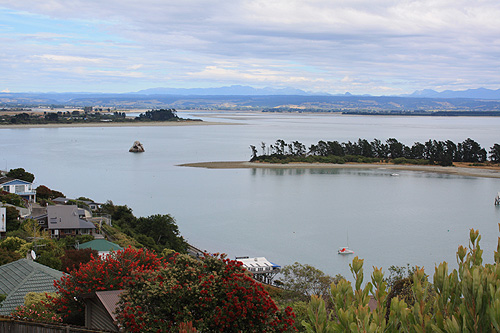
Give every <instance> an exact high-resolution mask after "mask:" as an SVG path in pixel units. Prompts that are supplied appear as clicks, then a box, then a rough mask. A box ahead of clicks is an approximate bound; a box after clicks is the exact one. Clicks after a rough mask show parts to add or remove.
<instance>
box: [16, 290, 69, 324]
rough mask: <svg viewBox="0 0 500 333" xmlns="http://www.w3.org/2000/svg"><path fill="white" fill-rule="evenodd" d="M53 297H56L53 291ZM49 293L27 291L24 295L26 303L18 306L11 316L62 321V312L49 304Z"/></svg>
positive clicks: (54, 321)
mask: <svg viewBox="0 0 500 333" xmlns="http://www.w3.org/2000/svg"><path fill="white" fill-rule="evenodd" d="M50 296H51V297H56V295H55V293H51V295H50ZM48 297H49V294H47V293H36V292H30V293H27V294H26V296H25V297H24V305H22V306H18V307H17V308H16V309H15V310H14V311H13V312H12V313H11V317H14V318H19V319H30V320H34V321H40V322H45V323H47V322H49V323H50V322H53V323H60V322H62V317H61V315H60V314H58V313H56V312H55V311H54V310H53V309H51V308H50V307H49V306H47V305H48V304H49V303H50V301H49V300H48Z"/></svg>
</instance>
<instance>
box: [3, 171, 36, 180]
mask: <svg viewBox="0 0 500 333" xmlns="http://www.w3.org/2000/svg"><path fill="white" fill-rule="evenodd" d="M7 177H10V178H15V179H20V180H24V181H27V182H30V183H33V181H34V180H35V175H34V174H32V173H30V172H28V171H26V170H24V169H23V168H17V169H10V171H9V172H7Z"/></svg>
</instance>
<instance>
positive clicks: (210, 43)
mask: <svg viewBox="0 0 500 333" xmlns="http://www.w3.org/2000/svg"><path fill="white" fill-rule="evenodd" d="M1 6H3V7H4V8H9V9H10V10H11V11H12V10H21V11H23V12H22V13H24V15H27V13H28V14H29V15H32V16H36V15H45V16H44V18H45V19H50V20H58V21H57V24H54V25H51V24H47V25H43V26H41V27H40V28H39V29H38V30H37V31H32V32H28V33H26V32H25V31H24V30H23V32H22V33H21V32H16V31H15V30H16V27H15V26H14V25H13V24H10V23H9V22H2V28H3V30H4V31H8V32H9V33H8V34H7V33H4V34H3V35H2V33H1V31H0V40H1V41H2V45H5V44H6V43H5V42H4V40H9V39H10V40H11V42H12V43H13V44H15V45H16V47H11V49H10V51H9V52H14V53H15V52H18V54H19V57H20V58H21V59H22V58H24V59H26V57H29V55H30V54H31V55H33V54H35V55H36V54H38V55H39V56H33V57H29V59H31V60H37V61H38V62H45V63H46V64H47V66H49V65H52V66H53V65H55V64H59V65H60V66H64V65H65V64H66V65H68V66H71V65H81V66H88V67H97V68H86V70H88V71H90V70H102V71H103V72H105V73H106V72H110V73H113V72H122V73H136V74H137V77H138V78H140V77H143V76H145V77H149V78H153V79H154V80H155V81H154V83H155V84H158V85H162V82H164V81H162V79H161V78H167V77H168V78H169V79H170V80H174V81H176V82H179V83H182V84H183V85H189V81H190V80H203V81H207V82H208V81H209V80H212V82H223V83H225V82H232V83H238V82H242V83H245V84H260V83H266V84H269V85H274V86H278V85H284V84H293V85H294V86H295V87H297V88H302V89H305V90H310V89H309V87H315V88H317V89H318V90H322V91H324V90H327V89H330V92H336V91H337V90H344V89H343V88H351V89H354V88H355V89H362V88H363V86H364V87H366V89H371V90H372V91H375V90H377V91H383V90H387V89H389V90H390V89H395V90H398V89H401V87H404V89H409V90H415V89H422V88H433V87H443V88H444V89H447V88H456V87H457V86H460V85H461V86H464V87H478V86H482V85H483V86H487V87H490V88H494V87H498V86H500V77H498V73H497V71H496V69H498V68H499V67H500V58H499V57H498V54H500V37H498V36H500V20H498V17H500V2H498V0H482V1H465V0H454V1H452V0H405V1H400V0H377V1H373V0H350V1H347V0H308V1H306V0H274V1H264V0H245V1H244V0H234V1H223V0H214V1H210V2H207V1H201V0H186V1H183V2H171V1H163V0H144V1H141V2H137V1H135V0H107V1H104V2H103V1H97V0H74V1H70V2H68V1H63V0H51V1H37V0H23V1H15V0H2V1H1V4H0V7H1ZM0 11H1V8H0ZM20 13H21V12H20ZM38 20H39V21H42V19H40V18H39V16H38ZM58 26H59V28H57V27H58ZM65 26H66V27H73V28H74V29H76V27H78V28H79V29H81V28H82V27H85V26H87V28H88V30H82V31H79V33H78V32H76V31H72V32H71V33H66V30H65V28H66V27H65ZM12 30H14V33H12ZM18 30H22V29H18ZM96 30H97V31H96ZM99 32H100V33H99ZM16 34H17V36H19V37H21V38H19V39H15V38H14V37H13V36H16ZM99 36H106V38H102V37H99ZM24 39H26V40H24ZM51 43H55V44H51ZM56 44H57V45H56ZM16 50H24V51H25V52H24V54H23V53H21V51H16ZM5 54H7V53H5ZM27 55H28V56H27ZM7 58H8V56H7V55H4V56H3V58H2V55H0V61H3V62H4V61H7V60H8V59H7ZM224 62H226V63H228V64H230V65H227V64H226V65H223V63H224ZM4 63H5V62H4ZM14 63H18V62H17V61H16V60H15V59H10V60H8V62H7V63H5V64H6V65H7V66H8V65H9V64H11V65H13V64H14ZM291 63H294V64H297V66H295V67H293V66H290V64H291ZM250 64H251V65H250ZM49 68H50V67H47V69H49ZM56 68H59V67H56ZM311 69H314V70H311ZM144 73H147V74H144ZM75 74H76V73H75ZM132 78H133V77H132ZM192 82H199V81H192ZM369 82H372V83H369ZM90 83H91V82H89V84H90ZM163 85H165V84H163ZM360 86H361V87H360ZM366 92H370V91H366Z"/></svg>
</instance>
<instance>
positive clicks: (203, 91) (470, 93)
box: [131, 85, 500, 100]
mask: <svg viewBox="0 0 500 333" xmlns="http://www.w3.org/2000/svg"><path fill="white" fill-rule="evenodd" d="M131 94H139V95H178V96H290V95H293V96H363V97H366V96H370V95H353V94H351V93H349V92H346V93H345V94H330V93H325V92H308V91H304V90H301V89H295V88H270V87H266V88H254V87H250V86H242V85H232V86H226V87H218V88H151V89H145V90H140V91H137V92H134V93H131ZM397 97H417V98H476V99H477V98H479V99H492V100H500V89H498V90H491V89H486V88H477V89H468V90H445V91H442V92H438V91H435V90H432V89H424V90H417V91H415V92H413V93H411V94H404V95H398V96H397Z"/></svg>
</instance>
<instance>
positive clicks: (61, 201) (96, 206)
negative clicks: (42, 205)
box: [52, 197, 102, 211]
mask: <svg viewBox="0 0 500 333" xmlns="http://www.w3.org/2000/svg"><path fill="white" fill-rule="evenodd" d="M52 201H53V202H54V203H55V204H59V205H67V204H68V203H69V202H70V201H78V202H82V203H84V204H86V205H87V206H88V207H89V209H90V210H92V211H94V210H98V209H99V208H101V206H102V204H101V203H97V202H93V201H88V200H78V199H70V198H63V197H58V198H55V199H52Z"/></svg>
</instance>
